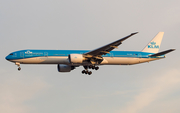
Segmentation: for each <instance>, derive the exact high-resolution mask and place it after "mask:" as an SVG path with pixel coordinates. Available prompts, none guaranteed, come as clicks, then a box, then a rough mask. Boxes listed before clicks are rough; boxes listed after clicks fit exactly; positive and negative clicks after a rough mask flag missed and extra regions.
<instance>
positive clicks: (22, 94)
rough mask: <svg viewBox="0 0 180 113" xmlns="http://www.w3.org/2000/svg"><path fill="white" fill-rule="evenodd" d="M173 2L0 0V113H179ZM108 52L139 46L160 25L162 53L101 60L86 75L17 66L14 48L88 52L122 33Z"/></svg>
mask: <svg viewBox="0 0 180 113" xmlns="http://www.w3.org/2000/svg"><path fill="white" fill-rule="evenodd" d="M179 4H180V1H179V0H149V1H147V0H146V1H145V0H0V52H1V54H0V62H1V63H0V113H179V112H180V107H179V105H180V65H179V64H180V59H179V56H180V53H179V49H180V44H179V42H180V37H179V36H180V35H179V32H180V7H179ZM137 31H138V32H139V33H138V34H137V35H135V36H133V37H131V38H130V39H128V40H126V41H124V43H123V44H122V45H120V46H119V49H116V50H138V51H141V50H142V49H143V48H144V47H145V45H146V44H147V43H148V42H149V41H150V40H151V39H152V38H153V37H154V36H155V35H156V34H157V33H158V32H159V31H164V32H165V34H164V38H163V41H162V45H161V49H160V51H163V50H167V49H173V48H175V49H176V51H174V52H172V53H170V54H168V55H167V58H166V59H163V60H159V61H153V62H150V63H144V64H138V65H133V66H101V67H100V69H99V70H98V71H93V74H92V75H91V76H88V75H83V74H81V71H82V70H83V68H82V67H79V68H77V69H76V70H73V71H72V72H71V73H59V72H58V71H57V66H56V65H21V67H22V70H21V71H20V72H19V71H18V70H17V66H16V65H14V64H13V63H11V62H8V61H6V60H5V56H6V55H8V54H9V53H10V52H13V51H16V50H22V49H88V50H92V49H95V48H98V47H100V46H103V45H105V44H108V43H110V42H112V41H115V40H117V39H119V38H122V37H124V36H127V35H129V34H130V33H132V32H137Z"/></svg>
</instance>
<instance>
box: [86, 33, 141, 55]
mask: <svg viewBox="0 0 180 113" xmlns="http://www.w3.org/2000/svg"><path fill="white" fill-rule="evenodd" d="M137 33H138V32H135V33H131V34H130V35H128V36H126V37H124V38H121V39H119V40H117V41H114V42H112V43H110V44H107V45H105V46H102V47H100V48H97V49H95V50H92V51H89V52H87V53H84V55H87V56H101V55H105V54H107V53H109V52H110V51H112V50H113V49H114V48H117V47H118V46H119V45H120V44H122V42H123V41H124V40H126V39H127V38H129V37H131V36H133V35H135V34H137Z"/></svg>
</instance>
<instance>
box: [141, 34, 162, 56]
mask: <svg viewBox="0 0 180 113" xmlns="http://www.w3.org/2000/svg"><path fill="white" fill-rule="evenodd" d="M163 35H164V32H159V33H158V34H157V35H156V36H155V37H154V38H153V39H152V40H151V41H150V42H149V44H148V45H147V46H146V47H145V48H144V49H143V50H142V52H149V53H158V51H159V49H160V45H161V41H162V38H163Z"/></svg>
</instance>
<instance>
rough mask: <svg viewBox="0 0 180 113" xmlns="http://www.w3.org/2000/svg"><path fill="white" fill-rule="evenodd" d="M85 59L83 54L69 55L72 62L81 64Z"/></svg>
mask: <svg viewBox="0 0 180 113" xmlns="http://www.w3.org/2000/svg"><path fill="white" fill-rule="evenodd" d="M83 60H84V57H83V55H82V54H70V55H69V62H70V63H72V64H81V63H82V62H83Z"/></svg>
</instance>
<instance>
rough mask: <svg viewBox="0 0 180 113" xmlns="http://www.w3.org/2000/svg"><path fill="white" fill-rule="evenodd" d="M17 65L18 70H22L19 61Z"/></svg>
mask: <svg viewBox="0 0 180 113" xmlns="http://www.w3.org/2000/svg"><path fill="white" fill-rule="evenodd" d="M15 65H17V66H18V71H20V70H21V67H20V63H19V62H16V63H15Z"/></svg>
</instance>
